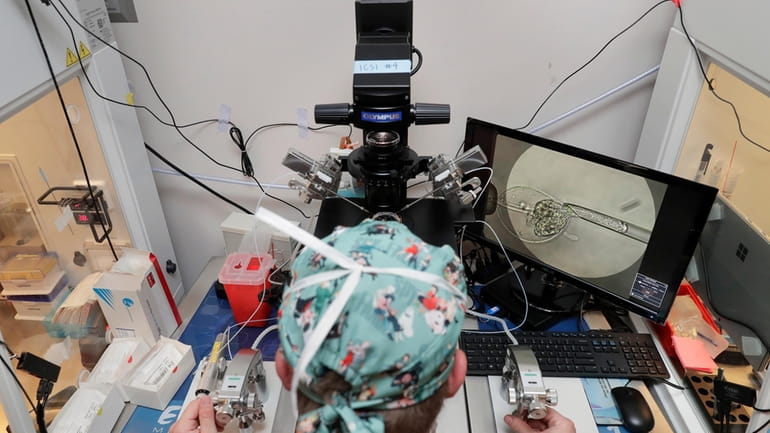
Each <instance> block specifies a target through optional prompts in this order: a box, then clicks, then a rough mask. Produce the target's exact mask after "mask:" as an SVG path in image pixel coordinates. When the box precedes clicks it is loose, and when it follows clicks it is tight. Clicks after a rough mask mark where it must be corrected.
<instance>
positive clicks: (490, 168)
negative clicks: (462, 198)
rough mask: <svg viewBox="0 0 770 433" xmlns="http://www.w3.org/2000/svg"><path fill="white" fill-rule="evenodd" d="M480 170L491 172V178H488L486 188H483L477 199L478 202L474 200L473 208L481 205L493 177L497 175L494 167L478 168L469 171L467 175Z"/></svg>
mask: <svg viewBox="0 0 770 433" xmlns="http://www.w3.org/2000/svg"><path fill="white" fill-rule="evenodd" d="M479 170H486V171H489V177H488V178H487V181H486V183H485V184H484V188H481V191H480V192H479V195H478V196H477V197H476V200H473V206H471V207H473V208H475V207H476V205H477V204H478V203H479V200H481V196H483V195H484V191H486V190H487V188H488V187H489V183H490V182H492V175H494V174H495V172H494V170H492V167H477V168H474V169H472V170H468V171H467V172H466V173H465V174H471V173H474V172H477V171H479Z"/></svg>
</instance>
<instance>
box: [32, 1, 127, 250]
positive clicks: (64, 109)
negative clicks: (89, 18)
mask: <svg viewBox="0 0 770 433" xmlns="http://www.w3.org/2000/svg"><path fill="white" fill-rule="evenodd" d="M24 1H25V3H26V4H27V11H28V12H29V18H30V20H32V26H33V27H34V28H35V33H36V34H37V40H38V42H39V43H40V49H41V50H42V51H43V57H45V63H46V65H47V66H48V73H49V74H50V76H51V81H52V82H53V85H54V87H55V88H56V94H57V95H58V97H59V104H60V105H61V109H62V112H63V113H64V118H65V119H66V120H67V126H68V128H69V131H70V136H71V137H72V142H73V143H74V144H75V150H76V151H77V154H78V158H79V159H80V167H81V168H82V170H83V177H84V178H85V180H86V185H87V186H88V193H89V195H90V197H91V203H93V205H94V209H95V210H96V212H94V213H95V215H96V220H97V221H99V224H100V225H101V226H102V232H103V233H104V239H106V240H107V243H108V244H109V246H110V251H112V256H113V257H114V258H115V261H117V260H118V254H117V252H115V247H114V246H113V245H112V239H110V236H109V233H108V232H107V228H106V227H105V226H104V220H102V216H101V213H100V212H99V209H98V207H99V205H98V204H97V203H98V202H97V201H96V197H95V196H94V189H93V187H92V186H91V179H90V178H89V176H88V168H87V167H86V161H85V159H84V158H83V152H82V151H81V149H80V143H79V142H78V137H77V135H76V134H75V128H74V127H73V126H72V120H71V119H70V115H69V112H68V111H67V104H66V103H65V102H64V97H63V96H62V93H61V88H60V87H59V82H58V80H57V79H56V73H55V72H54V70H53V65H51V58H50V57H49V56H48V49H46V47H45V42H44V41H43V35H42V34H41V33H40V28H39V27H38V25H37V20H36V19H35V15H34V14H33V13H32V6H31V5H30V4H29V0H24ZM62 18H63V17H62ZM72 40H73V41H74V40H75V35H74V33H73V34H72ZM75 48H76V50H77V47H75ZM76 52H77V51H76ZM79 59H80V56H78V60H79ZM104 212H105V213H106V212H107V209H104ZM94 233H96V231H94ZM104 239H103V240H104ZM95 240H96V239H95ZM97 241H98V240H97Z"/></svg>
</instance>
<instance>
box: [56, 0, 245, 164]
mask: <svg viewBox="0 0 770 433" xmlns="http://www.w3.org/2000/svg"><path fill="white" fill-rule="evenodd" d="M59 3H60V4H61V6H62V7H63V8H64V10H65V11H67V13H68V14H69V16H70V17H71V18H72V19H73V21H75V23H76V24H78V25H79V26H80V27H82V28H83V29H85V30H86V31H87V32H88V33H89V34H91V35H92V36H94V37H95V38H96V39H98V40H99V41H101V42H102V43H104V44H105V45H106V46H107V47H109V48H112V49H113V50H115V51H117V52H118V53H120V54H121V55H123V56H125V57H126V58H127V59H129V60H131V61H132V62H134V63H136V64H137V65H139V66H140V67H141V68H142V70H143V71H145V75H146V76H147V79H148V80H149V82H150V86H151V87H152V89H153V90H154V91H155V94H156V95H157V96H158V99H159V100H160V101H161V104H163V107H165V108H166V111H168V113H169V116H170V117H171V123H169V122H166V121H164V120H162V119H161V118H160V117H158V115H157V114H155V113H154V112H153V111H152V110H150V109H149V108H147V107H146V106H144V105H134V104H128V103H125V102H121V101H118V100H115V99H112V98H109V97H107V96H104V95H102V94H101V93H99V91H98V90H96V87H95V86H94V84H93V83H92V82H91V78H90V77H89V76H88V74H87V73H86V69H85V66H84V65H83V61H82V60H81V59H80V56H76V57H77V58H78V64H79V65H80V69H81V71H82V72H83V76H84V77H85V79H86V81H87V82H88V85H89V86H90V87H91V90H92V91H93V92H94V93H95V94H96V96H98V97H100V98H102V99H104V100H105V101H108V102H112V103H113V104H118V105H123V106H125V107H132V108H141V109H144V110H146V111H147V112H149V113H150V114H151V115H152V116H153V117H155V119H156V120H157V121H158V122H160V123H162V124H164V125H166V126H171V127H173V128H174V129H175V130H176V131H177V133H178V134H179V136H181V137H182V138H183V139H184V140H185V141H186V142H187V143H189V144H190V145H191V146H192V147H194V148H195V149H196V150H197V151H198V152H200V153H201V154H203V156H205V157H206V158H207V159H208V160H210V161H211V162H213V163H214V164H216V165H218V166H220V167H223V168H227V169H230V170H234V171H238V172H240V170H239V169H237V168H235V167H232V166H230V165H227V164H223V163H221V162H219V161H217V160H216V159H214V158H213V157H211V155H209V154H208V153H206V152H205V151H204V150H203V149H201V148H200V147H198V145H197V144H195V143H193V141H192V140H190V139H189V138H187V136H186V135H185V134H184V132H182V130H181V129H180V127H179V125H177V123H176V118H175V117H174V113H173V112H172V111H171V109H170V108H168V105H166V103H165V101H163V99H162V98H161V97H160V94H159V93H158V91H157V89H156V88H155V84H154V83H153V82H152V79H151V78H150V74H149V73H148V72H147V69H146V68H145V67H144V65H142V64H141V63H139V62H138V61H137V60H135V59H134V58H133V57H131V56H129V55H128V54H126V53H124V52H122V51H120V50H118V49H117V48H115V47H113V46H112V45H110V44H109V43H107V42H106V41H104V40H103V39H101V38H100V37H99V36H97V35H95V34H94V33H93V32H91V31H90V30H88V29H87V28H86V27H85V26H83V25H82V24H80V22H79V21H78V20H77V19H75V17H74V16H73V15H72V12H70V11H69V9H67V7H66V6H65V5H64V3H62V2H61V0H59ZM50 5H51V6H52V7H53V8H54V10H55V11H56V13H57V14H59V17H61V19H62V21H64V24H65V25H66V26H67V28H68V29H69V32H70V36H71V38H72V43H73V44H74V46H75V50H76V52H77V41H76V40H75V33H74V31H73V30H72V26H71V25H70V24H69V22H67V20H66V18H64V15H62V13H61V12H60V11H59V9H58V8H57V7H56V5H55V4H54V3H53V2H51V3H50ZM196 123H197V122H196Z"/></svg>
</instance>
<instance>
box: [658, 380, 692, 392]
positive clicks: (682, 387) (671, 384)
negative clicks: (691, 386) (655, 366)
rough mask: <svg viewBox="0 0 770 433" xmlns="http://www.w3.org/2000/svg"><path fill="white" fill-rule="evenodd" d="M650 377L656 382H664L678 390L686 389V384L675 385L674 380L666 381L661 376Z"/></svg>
mask: <svg viewBox="0 0 770 433" xmlns="http://www.w3.org/2000/svg"><path fill="white" fill-rule="evenodd" d="M650 379H652V380H655V381H658V382H661V383H664V384H666V385H668V386H670V387H671V388H674V389H678V390H680V391H684V390H686V389H687V387H686V386H681V385H677V384H675V383H674V382H670V381H668V380H666V379H663V378H662V377H651V378H650Z"/></svg>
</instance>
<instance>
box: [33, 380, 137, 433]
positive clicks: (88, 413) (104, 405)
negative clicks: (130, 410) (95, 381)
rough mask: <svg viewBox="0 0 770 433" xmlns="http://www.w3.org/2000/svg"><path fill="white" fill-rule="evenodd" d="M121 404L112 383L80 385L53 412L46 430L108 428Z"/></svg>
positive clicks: (94, 432) (91, 432)
mask: <svg viewBox="0 0 770 433" xmlns="http://www.w3.org/2000/svg"><path fill="white" fill-rule="evenodd" d="M124 406H125V403H124V402H123V398H122V397H121V395H120V392H119V391H118V387H117V386H115V385H83V386H81V387H80V388H78V390H77V391H75V393H74V394H72V397H70V399H69V400H67V403H65V404H64V407H62V409H61V411H59V414H58V415H56V418H54V420H53V422H51V425H50V426H48V432H49V433H71V432H78V433H103V432H108V431H112V428H113V427H114V426H115V423H116V422H117V421H118V418H119V417H120V413H121V412H123V407H124Z"/></svg>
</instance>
